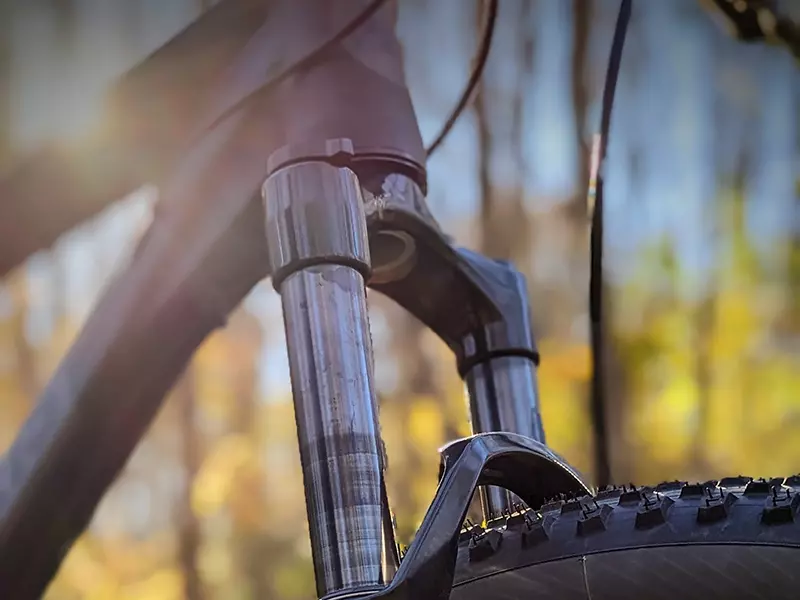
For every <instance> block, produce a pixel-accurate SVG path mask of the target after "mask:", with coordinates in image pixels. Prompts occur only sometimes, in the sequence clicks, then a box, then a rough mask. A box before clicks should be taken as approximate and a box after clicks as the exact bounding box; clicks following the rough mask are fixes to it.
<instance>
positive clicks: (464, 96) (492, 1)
mask: <svg viewBox="0 0 800 600" xmlns="http://www.w3.org/2000/svg"><path fill="white" fill-rule="evenodd" d="M497 7H498V2H497V0H489V6H488V7H487V10H486V19H485V21H484V24H483V31H482V32H481V41H480V44H479V45H478V49H477V51H476V52H475V58H473V60H472V72H471V73H470V75H469V79H467V85H466V86H465V87H464V91H463V92H461V97H460V98H459V100H458V103H457V104H456V105H455V107H454V108H453V110H452V111H451V112H450V116H449V117H448V118H447V120H446V121H445V123H444V125H443V126H442V128H441V130H439V133H438V135H437V136H436V137H435V138H434V139H433V141H432V142H431V143H430V145H429V146H428V147H427V148H426V150H425V153H426V154H427V156H428V157H429V158H430V156H431V155H433V153H434V152H436V150H437V149H438V148H439V146H441V145H442V142H444V139H445V138H446V137H447V135H448V134H449V133H450V131H451V130H452V129H453V126H454V125H455V124H456V121H458V118H459V117H460V116H461V113H463V112H464V109H465V108H466V107H467V104H469V101H470V100H471V99H472V94H473V92H474V91H475V88H476V87H477V85H478V82H479V81H480V79H481V76H482V75H483V71H484V69H485V67H486V61H487V60H488V58H489V50H490V49H491V48H492V38H493V37H494V29H495V23H496V22H497Z"/></svg>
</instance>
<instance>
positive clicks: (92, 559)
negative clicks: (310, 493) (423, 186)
mask: <svg viewBox="0 0 800 600" xmlns="http://www.w3.org/2000/svg"><path fill="white" fill-rule="evenodd" d="M205 4H207V3H203V2H202V1H200V0H28V1H26V2H1V3H0V11H2V12H0V39H2V41H3V42H4V44H3V45H2V48H3V50H2V52H0V71H2V73H1V74H2V77H0V81H4V82H10V85H8V86H4V87H2V88H0V98H2V102H0V106H2V107H3V112H2V114H0V162H2V161H5V160H8V159H9V158H10V157H12V156H14V155H16V154H21V153H24V152H25V151H27V150H30V149H33V148H36V147H37V145H38V144H40V143H41V142H42V141H44V140H46V139H48V138H49V137H51V136H54V135H60V134H61V133H63V132H65V131H71V130H75V129H79V128H80V127H82V126H83V125H84V124H85V123H86V122H87V119H88V118H90V117H91V115H92V114H93V112H94V111H95V110H96V109H97V107H98V106H99V103H100V102H101V101H102V94H103V91H104V89H105V88H106V86H107V85H108V84H109V82H111V81H113V79H114V78H115V77H116V76H117V75H119V74H120V73H121V72H122V71H124V70H125V69H126V68H128V67H130V66H131V65H133V64H134V63H136V62H137V61H139V60H141V59H142V58H143V57H144V56H146V55H147V54H148V53H149V52H151V51H152V50H154V49H155V48H157V47H158V46H159V45H161V44H163V43H164V42H165V41H166V40H168V39H169V38H170V37H171V36H172V35H174V34H175V33H176V32H178V31H179V30H181V29H182V28H184V27H185V26H186V25H187V24H188V23H190V22H191V21H192V20H193V19H194V18H196V17H197V15H198V14H199V13H200V12H201V11H202V10H204V9H205V8H207V6H205ZM799 4H800V3H799ZM792 6H794V5H791V3H787V8H790V9H791V8H792ZM617 8H618V4H617V2H616V1H610V0H570V1H567V0H503V1H502V2H501V11H500V17H499V23H498V31H497V35H496V37H495V45H494V48H493V50H492V54H491V57H490V61H489V65H488V69H487V72H486V75H485V77H484V80H483V83H482V85H481V87H480V89H479V91H478V94H477V96H476V98H475V101H474V103H473V104H472V105H471V107H470V109H469V110H468V111H467V113H466V114H465V115H464V117H463V118H462V119H461V120H460V121H459V123H458V125H457V127H456V128H455V130H454V131H453V133H452V135H451V136H450V138H449V139H448V141H447V143H446V144H445V146H444V147H443V148H442V149H441V150H440V152H439V153H438V155H437V156H435V157H434V158H433V159H432V161H431V163H430V165H429V167H430V189H431V191H430V195H429V203H430V207H431V209H432V211H433V212H434V214H435V216H436V217H437V218H438V219H439V220H440V221H441V222H442V223H443V224H445V227H446V229H447V230H448V231H449V232H450V233H452V234H453V235H454V236H455V238H456V239H457V241H458V242H459V243H461V244H463V245H468V246H471V247H474V248H478V249H481V250H483V251H485V252H487V253H489V254H491V255H493V256H496V257H503V258H509V259H512V260H514V261H515V262H516V263H517V264H518V265H519V267H520V268H521V269H522V270H524V272H525V273H526V275H527V276H528V280H529V284H530V293H531V297H532V301H533V320H534V327H535V332H536V335H537V338H538V340H539V344H540V349H541V352H542V356H543V360H542V366H541V370H540V374H539V375H540V388H541V398H542V411H543V413H544V419H545V424H546V429H547V435H548V441H549V442H550V444H551V445H552V446H553V447H554V448H555V449H556V450H557V451H558V452H560V453H562V454H563V455H564V456H565V457H567V458H568V459H569V460H570V461H571V462H572V463H573V464H574V465H575V466H577V467H578V468H579V469H581V470H583V471H584V472H585V473H587V475H589V476H590V477H591V475H592V456H591V435H590V419H589V415H588V410H587V407H588V403H587V398H588V385H587V384H588V380H589V376H590V369H591V362H590V356H589V348H588V319H587V311H586V308H587V293H588V285H587V282H588V264H589V261H588V228H587V225H588V221H587V215H586V207H585V203H586V200H585V189H586V184H587V170H588V169H587V156H588V153H587V149H588V144H589V141H590V139H591V135H592V134H593V133H594V131H595V129H596V126H597V123H598V120H599V95H600V92H601V88H602V83H603V76H604V73H605V62H606V60H607V55H608V50H609V47H610V38H611V30H612V28H613V25H614V21H615V18H616V10H617ZM796 12H800V11H796ZM478 14H479V13H478V10H477V8H476V6H475V3H474V2H464V1H463V0H403V1H402V2H400V25H399V27H400V33H401V37H402V39H403V41H404V43H405V46H406V64H407V71H408V79H409V85H410V88H411V92H412V95H413V98H414V102H415V106H416V109H417V114H418V117H419V122H420V127H421V129H422V132H423V137H424V138H425V139H428V140H429V139H430V138H431V137H432V136H433V135H434V134H435V133H436V131H437V130H438V127H439V126H440V124H441V122H442V120H443V119H444V117H445V115H446V114H447V112H448V111H449V109H450V107H451V106H452V104H453V103H454V101H455V100H456V98H457V96H458V94H459V93H460V91H461V88H462V86H463V83H464V81H465V79H466V77H467V74H468V70H469V67H470V57H471V55H472V53H473V50H474V48H475V45H476V37H477V30H478V28H479V19H478V18H477V15H478ZM798 74H800V71H798V69H797V64H796V63H794V62H793V61H792V58H791V56H790V55H789V53H788V52H786V51H783V50H780V49H776V48H771V47H767V46H750V45H744V44H741V43H738V42H736V41H734V40H733V39H731V38H730V37H729V36H728V35H727V34H726V33H724V31H723V30H722V29H721V28H719V27H718V25H717V24H715V23H714V22H713V20H712V19H711V18H710V16H709V14H708V13H707V12H705V11H704V10H703V8H702V7H701V6H700V3H699V2H697V0H670V1H669V2H664V1H662V2H655V1H651V2H639V3H637V4H636V6H635V8H634V14H633V18H632V22H631V28H630V33H629V39H628V43H627V49H626V53H625V58H624V61H623V66H622V75H621V79H620V85H619V89H618V101H617V104H616V109H615V114H614V123H613V132H612V136H611V142H610V149H609V160H608V166H607V193H606V202H607V211H608V212H607V243H606V258H607V267H608V273H607V280H606V296H607V298H608V307H609V308H608V314H609V330H610V336H609V344H608V355H607V359H608V361H609V371H610V376H609V377H608V401H609V407H608V411H609V415H608V417H609V423H610V428H611V436H610V437H611V442H612V448H611V450H612V458H613V464H612V471H613V476H614V478H615V480H616V481H617V482H618V483H623V482H628V481H637V482H640V483H657V482H658V481H660V480H663V479H674V478H680V479H698V478H699V479H708V478H713V477H720V476H723V475H731V474H738V473H744V474H749V475H757V476H758V475H763V476H776V475H789V474H791V473H793V472H795V471H797V470H798V468H800V302H799V301H798V292H800V168H799V165H800V77H798ZM157 195H158V191H157V190H156V189H153V188H150V187H147V188H143V189H141V190H139V191H137V192H136V193H134V194H132V195H131V196H129V197H127V198H124V199H120V201H119V202H118V203H116V204H115V205H114V206H113V207H112V208H110V209H108V210H107V211H105V212H104V213H103V214H101V215H100V216H98V217H97V218H95V219H93V220H92V221H91V222H89V223H86V224H85V225H83V226H81V227H80V228H79V229H78V230H75V231H73V232H71V233H70V234H68V235H66V236H64V237H63V238H62V239H61V240H60V241H59V242H58V243H57V244H56V245H55V246H54V247H53V248H52V249H50V250H48V251H45V252H40V253H39V254H37V255H35V256H33V257H31V258H30V259H29V260H28V261H27V262H26V263H25V264H24V265H22V266H21V267H19V268H17V269H16V270H15V271H14V272H13V273H11V274H10V275H9V276H8V277H6V278H5V279H4V280H2V281H0V449H5V448H7V447H8V445H9V444H10V443H11V440H12V439H13V436H14V434H15V431H16V430H17V428H18V427H19V425H20V423H21V422H22V421H23V420H24V418H25V416H26V414H27V413H28V411H29V410H30V408H31V406H32V405H33V404H34V403H35V402H36V398H37V395H38V392H39V391H40V390H41V389H42V387H43V385H44V384H45V383H46V381H47V380H48V378H49V376H50V375H51V373H52V372H53V370H54V368H55V366H56V365H57V364H58V361H59V360H60V358H61V357H62V356H63V354H64V353H65V351H66V348H67V347H68V345H69V344H70V342H71V340H72V339H73V338H74V336H75V335H76V332H77V331H78V330H79V329H80V327H81V324H82V322H83V321H84V319H85V318H86V316H87V314H88V312H89V311H90V310H91V308H92V305H93V303H94V302H95V301H96V299H97V298H98V295H99V294H100V293H101V291H102V289H103V288H104V286H105V285H106V284H107V282H108V281H109V277H110V276H111V275H112V274H113V273H114V272H116V271H117V270H119V269H120V268H121V267H122V266H124V264H125V263H126V261H127V260H128V259H129V256H130V252H131V250H132V248H133V247H134V245H135V242H136V240H137V239H138V237H139V236H140V235H141V232H142V231H143V229H144V228H145V227H146V225H147V223H148V222H149V220H150V219H151V217H152V210H153V206H154V203H155V202H156V201H157ZM370 305H371V314H372V331H373V340H374V344H375V350H376V370H377V382H378V392H379V396H380V404H381V420H382V426H383V435H384V437H385V441H386V444H387V448H388V452H389V457H390V460H389V471H388V480H389V494H390V500H391V502H392V505H393V508H394V511H395V513H396V516H397V522H398V530H399V537H400V540H401V542H403V543H408V542H409V541H410V540H411V538H412V536H413V532H414V531H415V529H416V527H417V525H418V524H419V522H420V520H421V518H422V516H423V514H424V511H425V510H426V508H427V506H428V504H429V502H430V500H431V499H432V497H433V492H434V489H435V485H436V473H437V453H436V449H437V447H439V446H440V445H441V444H442V443H443V442H445V441H446V440H448V439H452V438H454V437H457V436H461V435H466V434H468V433H469V424H468V421H467V410H466V407H465V402H464V394H463V389H462V384H461V382H460V380H459V378H458V377H457V375H456V373H455V369H454V364H453V360H452V357H451V356H450V355H449V352H448V351H447V349H446V348H445V347H444V346H443V344H442V343H441V342H439V341H438V340H437V339H436V338H435V337H434V336H433V335H431V334H429V333H428V332H426V331H425V330H424V329H423V328H422V327H421V326H420V325H419V324H418V323H416V322H415V321H413V320H412V319H411V318H410V317H409V316H407V315H405V314H404V313H403V312H402V311H401V310H400V309H398V308H397V307H396V306H394V305H392V304H391V303H390V302H388V301H387V300H386V299H385V298H382V297H380V296H378V295H377V294H372V295H371V297H370ZM146 376H147V374H146V373H142V377H146ZM108 401H109V402H113V401H114V399H113V398H109V399H108ZM98 451H102V450H101V449H98ZM313 595H314V584H313V575H312V569H311V561H310V552H309V544H308V541H307V526H306V522H305V507H304V503H303V495H302V481H301V474H300V470H299V459H298V454H297V446H296V438H295V433H294V427H293V409H292V404H291V395H290V386H289V380H288V365H287V359H286V352H285V349H284V335H283V325H282V321H281V312H280V303H279V299H278V297H277V296H276V294H275V293H274V292H273V291H272V287H271V285H270V284H269V283H267V282H265V283H263V284H261V285H259V286H258V287H257V288H256V289H255V290H254V291H253V292H252V293H251V294H250V296H249V297H248V298H247V300H246V301H245V302H244V303H243V305H242V306H241V307H240V308H239V309H238V310H237V312H236V313H235V314H234V315H233V317H232V318H231V320H230V323H229V324H228V326H227V327H226V328H225V329H224V330H220V331H218V332H216V333H215V334H213V335H212V336H211V337H210V338H209V339H208V340H207V341H206V342H205V343H204V344H203V346H202V347H201V348H200V350H199V351H198V353H197V355H196V357H195V358H194V360H193V361H192V363H191V365H190V367H189V369H188V370H187V372H186V373H185V375H184V376H183V378H182V380H181V381H180V382H179V383H178V384H177V385H176V387H175V389H174V390H173V392H172V393H171V395H170V397H169V398H168V400H167V401H166V402H165V404H164V408H163V409H162V411H161V412H160V414H159V416H158V418H157V420H156V422H155V423H154V424H153V426H152V428H151V429H150V432H149V434H148V435H147V437H146V438H145V439H144V440H143V441H142V442H141V444H140V445H139V447H138V450H137V451H136V453H135V455H134V456H133V457H132V458H131V460H130V461H129V463H128V465H127V467H126V469H125V471H124V473H123V474H122V475H121V476H120V477H119V479H118V480H117V482H116V483H115V485H114V486H113V487H112V488H111V489H110V490H109V492H108V494H107V495H106V497H105V499H104V501H103V502H102V504H101V505H100V507H99V508H98V510H97V512H96V514H95V517H94V520H93V522H92V525H91V527H90V528H89V530H88V531H87V532H86V534H85V535H84V536H83V537H81V538H80V539H79V540H78V541H77V543H76V544H75V546H74V547H73V548H72V550H71V551H70V553H69V555H68V556H67V558H66V560H65V562H64V564H63V567H62V568H61V570H60V572H59V575H58V577H57V578H56V580H55V581H54V582H53V584H52V585H51V587H50V589H49V591H48V593H47V598H49V599H51V600H71V599H73V598H75V599H78V598H81V599H93V600H100V599H112V598H114V599H116V598H119V599H131V600H134V599H136V600H145V599H147V600H149V599H153V600H170V599H178V598H188V600H201V599H212V598H226V599H232V600H233V599H242V600H244V599H250V598H253V599H254V598H274V599H276V600H283V599H285V600H290V599H300V598H312V597H313Z"/></svg>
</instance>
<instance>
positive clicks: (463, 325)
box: [364, 174, 544, 520]
mask: <svg viewBox="0 0 800 600" xmlns="http://www.w3.org/2000/svg"><path fill="white" fill-rule="evenodd" d="M364 194H365V201H366V208H367V223H368V227H369V234H370V245H371V247H372V248H373V249H375V251H376V252H375V253H374V256H380V257H381V259H382V262H381V263H380V264H374V265H373V276H372V279H371V280H370V283H369V285H370V287H372V288H374V289H376V290H378V291H380V292H382V293H383V294H385V295H387V296H389V297H390V298H392V299H393V300H395V301H396V302H397V303H398V304H400V305H401V306H403V307H404V308H405V309H406V310H408V311H409V312H410V313H412V314H413V315H414V316H415V317H417V318H418V319H419V320H420V321H422V322H423V323H424V324H426V325H427V326H428V327H429V328H430V329H431V330H432V331H434V332H435V333H436V334H438V336H439V337H440V338H441V339H442V340H443V341H445V343H447V344H448V346H449V347H450V348H451V350H452V351H453V353H454V354H455V358H456V364H457V367H458V371H459V373H460V375H461V376H462V377H463V379H464V380H465V383H466V387H467V391H468V395H469V405H470V416H471V424H472V430H473V433H487V432H496V431H504V432H508V433H514V434H518V435H523V436H526V437H527V438H529V439H533V440H535V441H537V442H541V443H544V430H543V427H542V420H541V417H540V414H539V402H538V389H537V379H536V368H537V365H538V361H539V354H538V351H537V349H536V345H535V342H534V339H533V335H532V332H531V324H530V316H529V313H530V307H529V303H528V294H527V291H526V283H525V279H524V277H523V276H522V274H521V273H519V271H517V270H516V269H515V268H514V267H513V266H512V265H511V264H510V263H508V262H504V261H496V260H492V259H490V258H487V257H485V256H483V255H481V254H478V253H475V252H471V251H469V250H466V249H463V248H458V247H456V246H455V245H454V244H453V243H452V241H451V240H450V239H449V238H448V237H447V236H446V235H444V234H443V233H442V231H441V229H440V227H439V225H438V223H437V222H436V220H435V219H434V218H433V216H432V215H431V213H430V211H429V210H428V208H427V204H426V201H425V196H424V193H423V191H422V190H421V189H420V188H419V186H417V185H416V184H415V183H414V182H413V181H412V180H411V179H410V178H408V177H405V176H403V175H401V174H391V175H389V176H387V177H384V178H383V180H381V181H378V182H375V181H373V182H371V184H370V185H369V188H368V189H365V190H364ZM480 494H481V503H482V508H483V512H484V517H485V518H486V519H487V520H489V519H491V518H492V517H494V516H498V515H501V514H503V513H505V512H507V511H513V510H514V509H515V507H516V505H517V504H518V503H520V504H521V503H522V502H521V500H519V499H518V498H517V497H516V496H514V495H513V494H509V493H508V492H506V491H505V490H504V489H500V488H494V487H483V488H481V489H480Z"/></svg>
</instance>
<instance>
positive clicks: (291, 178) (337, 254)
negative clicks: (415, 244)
mask: <svg viewBox="0 0 800 600" xmlns="http://www.w3.org/2000/svg"><path fill="white" fill-rule="evenodd" d="M337 141H338V140H337ZM335 148H346V144H344V143H342V144H338V145H336V146H335ZM339 153H340V154H345V150H340V152H339ZM263 194H264V197H265V198H266V200H267V201H266V203H265V213H266V219H267V243H268V247H269V258H270V263H271V268H272V279H273V283H274V285H275V288H276V289H278V290H279V289H280V285H281V282H282V281H283V279H284V277H286V276H287V275H288V274H289V273H292V272H294V271H297V270H298V269H301V268H303V267H306V266H308V265H313V264H319V263H335V264H340V265H348V266H350V267H353V268H354V269H356V270H358V271H360V272H361V273H362V274H364V275H367V274H368V273H369V268H370V257H369V243H368V239H367V224H366V218H365V216H364V207H363V201H362V197H361V189H360V187H359V184H358V178H357V177H356V175H355V173H353V171H351V170H350V169H348V168H345V167H335V166H333V165H331V164H328V163H327V162H323V161H307V162H300V163H297V164H292V165H289V166H286V167H285V168H283V169H280V170H278V171H276V172H275V173H273V174H272V175H270V176H269V178H268V179H267V181H266V182H265V183H264V186H263Z"/></svg>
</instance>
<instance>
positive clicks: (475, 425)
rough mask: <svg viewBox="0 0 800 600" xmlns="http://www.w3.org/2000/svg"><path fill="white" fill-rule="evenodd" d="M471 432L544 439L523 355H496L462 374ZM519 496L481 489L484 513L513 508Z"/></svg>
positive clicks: (529, 365) (532, 376)
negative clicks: (495, 432)
mask: <svg viewBox="0 0 800 600" xmlns="http://www.w3.org/2000/svg"><path fill="white" fill-rule="evenodd" d="M464 379H465V381H466V384H467V390H468V392H469V398H470V413H471V414H470V417H471V420H472V430H473V431H475V432H490V431H506V432H510V433H518V434H520V435H524V436H526V437H529V438H531V439H533V440H536V441H537V442H541V443H544V429H543V428H542V419H541V416H540V415H539V410H538V406H539V395H538V394H539V391H538V386H537V382H536V365H535V364H534V363H533V361H532V360H531V359H530V358H528V357H525V356H500V357H498V358H493V359H491V360H488V361H486V362H483V363H478V364H477V365H475V366H474V367H472V368H471V369H470V370H469V371H468V372H467V374H466V377H465V378H464ZM520 502H521V500H520V499H519V498H517V497H516V496H515V495H513V494H510V493H509V492H508V491H507V490H504V489H502V488H497V487H489V488H482V489H481V505H482V506H483V512H484V515H485V516H487V517H489V516H492V515H500V514H502V513H504V512H506V511H507V510H508V511H511V512H513V511H514V505H515V504H518V503H520Z"/></svg>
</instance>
